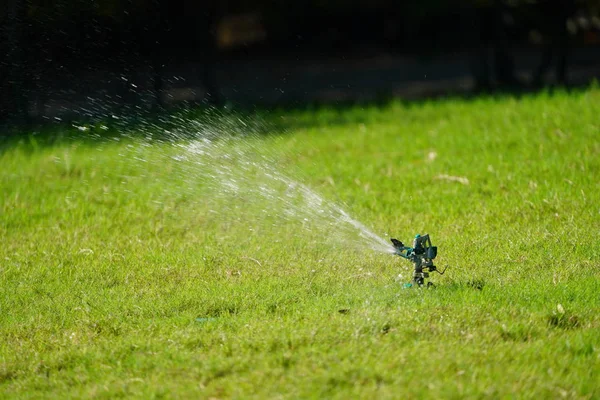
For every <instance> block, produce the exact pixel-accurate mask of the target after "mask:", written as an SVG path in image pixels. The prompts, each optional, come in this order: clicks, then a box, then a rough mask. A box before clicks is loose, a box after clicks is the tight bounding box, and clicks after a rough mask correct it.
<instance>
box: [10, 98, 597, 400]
mask: <svg viewBox="0 0 600 400" xmlns="http://www.w3.org/2000/svg"><path fill="white" fill-rule="evenodd" d="M599 115H600V90H598V89H597V88H591V89H589V90H587V91H583V92H575V93H555V94H548V93H542V94H539V95H531V96H525V97H523V98H520V99H515V98H512V97H501V98H480V99H475V100H461V99H449V100H442V101H437V102H436V101H431V102H422V103H412V104H402V103H391V104H389V105H387V106H384V107H380V108H377V107H364V108H362V107H350V108H345V109H318V110H312V111H296V112H285V113H283V112H282V113H277V112H272V113H271V114H269V115H267V116H266V119H267V120H270V121H274V122H273V124H272V125H269V124H266V125H264V126H263V125H261V124H258V125H261V130H262V131H263V133H265V132H266V133H270V134H268V135H258V136H252V137H250V138H247V139H244V140H238V141H236V140H233V141H231V142H230V143H225V144H224V145H223V146H222V147H220V148H219V149H220V150H219V151H222V152H223V154H239V151H240V148H244V149H245V150H244V151H245V154H246V155H245V156H244V157H250V159H252V160H254V159H255V157H260V156H261V155H267V156H268V157H270V158H272V159H273V162H274V164H275V165H277V166H278V168H281V170H282V171H284V172H285V173H287V174H290V175H291V176H293V177H295V178H296V179H300V180H301V181H302V182H303V183H305V184H307V185H308V186H310V187H312V188H313V189H314V190H315V191H316V192H318V193H321V194H322V195H323V196H324V197H325V198H328V199H333V200H335V201H337V202H341V203H345V204H346V205H347V206H346V208H347V209H348V210H349V212H350V213H351V214H352V215H353V216H355V217H356V218H358V219H359V220H360V221H362V222H364V223H366V225H368V226H370V227H372V228H373V229H374V231H375V232H378V233H382V234H384V233H388V234H390V235H392V236H397V237H399V238H400V239H403V240H405V241H408V240H410V238H411V237H412V235H414V234H415V233H424V232H428V233H430V234H431V235H432V239H433V241H434V244H436V245H438V246H439V251H438V264H439V265H440V266H444V265H449V266H450V268H449V269H448V271H447V273H446V274H445V275H444V276H434V277H433V280H434V281H435V283H436V284H437V287H436V288H435V289H430V290H426V289H402V285H401V283H400V282H398V281H397V280H396V277H397V276H398V274H402V275H403V279H404V280H409V279H410V264H409V263H408V262H406V261H403V260H401V259H399V258H396V257H392V256H390V255H385V254H377V253H372V252H368V251H356V250H353V249H351V248H348V249H346V248H345V247H344V246H343V245H342V244H340V243H339V242H337V243H330V242H329V241H327V240H323V237H324V236H328V234H330V233H331V228H327V229H320V228H319V226H311V225H310V224H308V226H306V227H303V225H302V223H301V222H298V221H295V220H293V219H284V220H282V221H279V220H278V216H279V214H278V213H277V212H273V213H271V214H270V215H266V216H265V214H261V211H262V210H263V209H269V208H270V207H271V205H269V204H267V203H265V202H263V201H262V200H260V199H256V198H250V197H246V196H243V195H241V196H239V197H232V196H219V195H218V190H216V189H215V188H214V187H211V185H209V184H208V183H207V181H206V179H204V178H203V176H204V175H203V171H202V168H200V167H191V166H190V165H189V164H186V163H185V162H182V161H177V160H175V159H173V158H171V156H172V155H176V154H177V151H181V149H179V150H177V148H174V147H173V143H169V142H165V141H161V140H150V141H148V140H146V139H142V137H143V136H145V135H147V134H148V133H153V134H156V135H159V134H160V132H159V129H158V128H144V129H142V128H139V129H140V130H143V132H142V135H139V136H136V135H131V136H130V137H123V138H121V140H118V141H117V140H114V136H113V139H110V138H107V139H97V140H87V139H86V140H84V139H83V136H84V135H85V134H89V133H90V132H87V133H84V134H82V133H78V131H77V130H76V129H75V128H68V127H67V128H63V131H61V132H60V133H61V135H63V136H65V137H69V136H74V137H73V138H71V139H61V140H55V141H42V140H39V138H38V136H33V135H27V132H24V136H23V139H21V140H13V141H12V142H10V143H8V144H6V145H5V146H4V147H3V148H2V149H1V150H0V152H1V153H0V165H1V166H2V168H1V169H0V195H1V197H0V243H2V245H1V246H0V397H6V398H8V397H10V398H40V397H51V398H65V397H98V398H116V397H140V398H159V397H165V398H232V397H233V398H280V397H281V398H319V399H320V398H340V399H345V398H351V397H354V398H355V397H362V398H415V397H430V398H440V397H446V398H512V397H517V398H536V399H538V398H563V397H564V398H599V397H600V383H599V382H600V380H599V378H598V377H599V376H600V333H599V332H600V241H599V240H598V234H599V230H600V184H599V182H600V118H598V116H599ZM187 118H193V117H192V116H189V115H188V117H187ZM198 118H200V116H199V117H198ZM246 122H247V121H246ZM183 126H184V127H185V126H188V125H187V123H186V124H183ZM265 126H266V127H267V128H265ZM268 126H274V128H273V129H272V130H271V131H270V130H269V129H268ZM282 126H286V127H287V129H286V131H285V132H280V130H281V127H282ZM277 127H279V128H277ZM95 129H97V128H92V131H94V130H95ZM231 129H236V130H240V131H243V130H244V129H245V128H244V124H243V123H242V122H240V123H239V124H235V123H232V122H231V121H230V122H229V123H227V124H225V123H224V127H223V128H222V130H224V131H229V130H231ZM98 131H100V130H98ZM76 133H77V134H76ZM134 133H135V132H134ZM117 137H118V136H117ZM36 138H37V139H36ZM188 140H189V139H186V140H185V142H187V141H188ZM134 156H135V157H136V158H134ZM141 160H145V161H141ZM223 162H230V163H232V165H233V166H235V165H236V162H237V161H235V160H228V161H223ZM209 172H210V171H209ZM242 175H243V176H244V177H245V178H246V181H245V184H246V185H247V187H252V185H254V184H259V183H261V182H262V183H264V179H263V180H261V179H262V178H261V177H260V176H261V175H260V171H250V172H248V173H247V174H246V175H244V174H242ZM449 177H460V178H466V179H467V180H468V182H467V181H464V179H463V183H461V182H459V181H455V180H451V179H452V178H449ZM273 207H275V206H273ZM211 210H212V211H211ZM215 211H216V212H215ZM271 211H273V210H271ZM275 211H276V210H275ZM305 228H310V230H308V229H307V230H304V229H305ZM339 310H348V311H347V312H345V313H340V311H339ZM197 318H201V320H197Z"/></svg>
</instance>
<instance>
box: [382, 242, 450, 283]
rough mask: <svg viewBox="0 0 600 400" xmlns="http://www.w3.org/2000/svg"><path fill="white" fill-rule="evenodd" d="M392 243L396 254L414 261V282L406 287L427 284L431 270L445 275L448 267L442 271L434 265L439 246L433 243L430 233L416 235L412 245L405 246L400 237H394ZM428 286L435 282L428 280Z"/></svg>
mask: <svg viewBox="0 0 600 400" xmlns="http://www.w3.org/2000/svg"><path fill="white" fill-rule="evenodd" d="M392 244H393V245H394V248H395V249H396V251H395V252H394V254H396V255H398V256H400V257H402V258H406V259H407V260H410V261H412V263H413V264H414V265H415V271H414V274H413V280H412V283H409V284H406V285H405V287H411V286H413V285H417V286H423V285H424V284H425V278H429V273H430V272H434V271H435V272H437V273H438V274H440V275H443V274H444V272H446V268H444V270H443V271H441V272H440V271H439V270H438V269H437V267H436V266H435V265H433V260H434V259H435V257H436V256H437V246H432V245H431V239H430V238H429V235H427V234H426V235H416V236H415V238H414V240H413V244H412V247H408V246H405V245H404V243H402V242H401V241H399V240H398V239H392ZM427 286H428V287H430V286H433V283H431V282H427Z"/></svg>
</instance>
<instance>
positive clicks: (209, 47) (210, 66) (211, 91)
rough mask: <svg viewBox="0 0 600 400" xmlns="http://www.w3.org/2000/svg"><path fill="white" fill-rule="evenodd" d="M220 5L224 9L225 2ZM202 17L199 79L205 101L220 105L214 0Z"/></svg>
mask: <svg viewBox="0 0 600 400" xmlns="http://www.w3.org/2000/svg"><path fill="white" fill-rule="evenodd" d="M221 7H222V8H223V9H225V8H226V7H227V2H226V1H223V2H221ZM203 14H204V18H203V21H202V24H201V26H200V35H201V37H200V43H201V47H202V49H203V50H204V51H203V53H204V54H203V55H202V60H200V63H199V64H200V69H201V72H200V77H199V78H200V80H201V81H202V83H203V84H204V87H205V88H206V93H207V101H208V102H209V104H212V105H221V104H222V98H221V95H220V93H219V88H218V85H217V78H216V63H217V54H218V52H217V44H216V39H215V33H214V32H215V29H216V24H217V22H218V18H219V14H224V12H221V13H219V12H218V9H217V4H216V2H209V4H207V5H206V9H205V11H204V13H203Z"/></svg>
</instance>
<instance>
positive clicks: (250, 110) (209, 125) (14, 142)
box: [0, 81, 598, 154]
mask: <svg viewBox="0 0 600 400" xmlns="http://www.w3.org/2000/svg"><path fill="white" fill-rule="evenodd" d="M597 87H598V83H597V82H595V81H594V82H592V83H591V84H587V85H581V86H577V87H570V88H562V87H547V88H544V89H535V90H534V89H531V88H526V87H520V88H512V89H509V90H499V91H494V92H477V93H464V92H463V93H440V94H439V95H434V96H427V97H422V98H418V99H412V100H406V99H404V100H403V99H398V98H395V97H393V96H391V95H385V94H383V95H381V96H379V97H378V98H377V99H375V100H369V101H360V100H358V101H339V102H334V103H331V102H327V103H325V102H306V103H302V104H297V103H294V104H283V105H277V106H261V105H259V106H249V105H236V106H233V105H228V106H225V107H221V108H216V107H213V106H209V105H207V104H204V103H195V104H194V103H185V104H181V105H178V106H175V107H173V108H171V109H168V110H163V111H161V112H150V111H147V112H140V111H139V110H138V111H132V112H130V113H125V114H123V115H119V116H117V115H113V114H111V115H100V116H96V117H77V116H71V117H65V118H62V119H60V120H58V119H55V120H37V121H29V122H27V123H12V124H6V125H4V126H0V154H1V153H3V152H4V151H7V150H8V149H10V148H12V147H14V146H19V147H21V148H22V149H25V150H26V151H36V150H37V149H40V148H43V147H48V146H54V145H57V144H64V143H81V144H87V145H90V146H93V145H95V144H99V143H102V142H106V141H119V140H122V139H127V138H132V139H135V138H140V139H145V140H148V141H158V142H169V141H174V140H186V139H187V140H193V139H195V138H198V137H206V136H207V135H206V133H207V132H208V136H209V137H211V138H218V137H219V136H220V135H244V134H248V133H250V134H253V135H264V136H271V135H283V134H286V133H288V132H290V131H293V130H297V129H310V128H313V127H317V126H335V125H345V124H361V123H366V122H367V121H372V113H371V114H370V113H369V111H373V110H381V109H385V108H387V107H390V106H391V105H392V104H394V105H399V106H400V107H402V108H405V109H411V108H419V107H423V106H424V105H429V104H431V103H445V102H454V101H460V102H467V103H468V102H474V101H481V100H502V99H508V98H510V99H520V98H523V97H526V96H531V95H536V94H539V93H546V94H548V95H553V94H555V93H565V92H582V91H585V90H587V89H590V88H597Z"/></svg>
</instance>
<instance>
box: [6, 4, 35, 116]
mask: <svg viewBox="0 0 600 400" xmlns="http://www.w3.org/2000/svg"><path fill="white" fill-rule="evenodd" d="M7 2H8V4H7V6H8V7H7V14H6V19H5V23H4V30H5V35H6V39H7V40H6V51H5V59H4V60H2V64H1V69H2V71H1V78H0V79H2V81H1V82H0V87H1V92H2V94H1V95H0V96H1V97H0V117H3V118H15V119H17V120H20V121H26V120H27V119H28V112H27V111H28V110H27V108H28V102H27V87H26V86H27V85H26V81H27V79H26V78H27V77H26V71H27V69H26V65H25V62H24V60H25V54H24V51H25V49H26V48H27V46H25V43H23V42H24V39H25V35H24V32H23V27H24V21H25V15H26V4H25V0H7Z"/></svg>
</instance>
